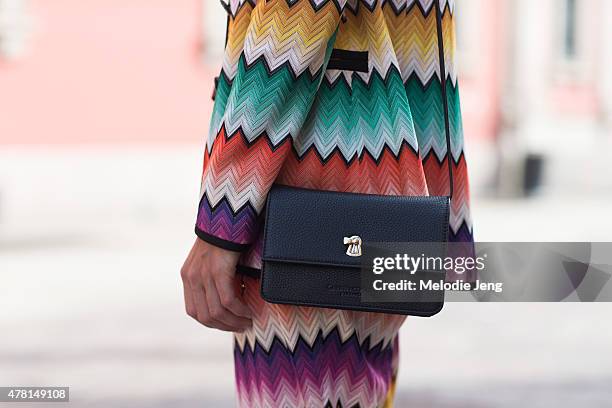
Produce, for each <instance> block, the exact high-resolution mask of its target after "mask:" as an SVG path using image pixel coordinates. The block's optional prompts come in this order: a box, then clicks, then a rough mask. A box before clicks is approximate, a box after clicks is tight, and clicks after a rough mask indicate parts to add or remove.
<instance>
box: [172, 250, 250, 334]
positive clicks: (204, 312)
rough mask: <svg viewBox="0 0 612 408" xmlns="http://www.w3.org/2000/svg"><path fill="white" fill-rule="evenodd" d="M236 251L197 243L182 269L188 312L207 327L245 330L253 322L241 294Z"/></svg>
mask: <svg viewBox="0 0 612 408" xmlns="http://www.w3.org/2000/svg"><path fill="white" fill-rule="evenodd" d="M237 260H238V257H237V254H236V253H232V252H229V251H222V250H219V249H218V248H215V249H212V248H207V247H206V245H202V243H198V242H196V245H194V247H193V248H192V250H191V252H190V253H189V255H188V257H187V260H186V261H185V264H184V265H183V267H182V268H181V279H182V281H183V296H184V299H185V311H186V312H187V314H188V315H189V316H191V317H192V318H194V319H195V320H197V321H198V322H200V323H202V324H203V325H205V326H207V327H212V328H217V329H220V330H225V331H234V332H241V331H243V330H245V329H247V328H248V327H250V326H251V325H252V322H251V311H250V309H249V308H248V307H247V306H246V304H244V303H243V302H242V301H241V300H240V298H239V296H238V293H239V290H238V287H237V281H236V276H235V269H236V263H237Z"/></svg>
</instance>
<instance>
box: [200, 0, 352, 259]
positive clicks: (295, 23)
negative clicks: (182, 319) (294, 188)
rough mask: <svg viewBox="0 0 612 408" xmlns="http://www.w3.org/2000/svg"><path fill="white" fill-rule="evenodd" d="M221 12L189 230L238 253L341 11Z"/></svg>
mask: <svg viewBox="0 0 612 408" xmlns="http://www.w3.org/2000/svg"><path fill="white" fill-rule="evenodd" d="M289 3H291V5H290V4H289ZM315 7H316V8H315ZM228 11H230V17H229V20H228V38H227V43H226V48H225V56H224V63H223V70H222V72H221V75H220V77H219V80H218V84H217V89H216V93H215V94H216V98H215V105H214V108H213V115H212V120H211V126H210V131H209V137H208V141H207V146H206V152H205V154H204V168H203V174H202V186H201V195H200V203H199V207H198V215H197V221H196V228H195V231H196V234H197V235H198V237H200V238H201V239H203V240H205V241H208V242H210V243H212V244H213V245H216V246H219V247H223V248H226V249H230V250H235V251H242V250H245V249H246V248H248V246H249V244H251V243H252V242H253V241H254V239H255V238H256V236H257V233H258V230H259V218H260V217H259V215H260V213H261V211H262V209H263V206H264V203H265V200H266V197H267V194H268V192H269V190H270V188H271V186H272V183H273V182H274V180H275V179H276V177H277V175H278V173H279V171H280V169H281V167H282V165H283V162H284V160H285V158H286V157H287V154H288V153H289V152H290V151H291V144H292V138H294V137H297V134H298V132H299V131H300V129H301V127H302V125H303V123H304V121H305V120H306V116H307V114H308V112H309V111H310V107H311V105H312V103H313V100H314V98H315V95H316V93H317V90H318V88H319V85H320V83H321V79H322V77H323V72H324V71H325V67H326V64H327V62H328V61H329V57H330V54H331V50H332V48H333V42H334V39H335V33H336V31H337V28H338V25H339V23H340V19H341V12H342V10H341V9H340V8H339V6H338V3H337V2H336V1H332V0H328V1H326V2H320V1H319V2H312V1H310V0H298V1H293V2H287V1H286V0H267V1H258V2H256V3H255V6H253V5H251V3H250V2H244V4H243V6H242V7H241V8H239V9H238V10H235V11H234V12H232V11H231V10H228Z"/></svg>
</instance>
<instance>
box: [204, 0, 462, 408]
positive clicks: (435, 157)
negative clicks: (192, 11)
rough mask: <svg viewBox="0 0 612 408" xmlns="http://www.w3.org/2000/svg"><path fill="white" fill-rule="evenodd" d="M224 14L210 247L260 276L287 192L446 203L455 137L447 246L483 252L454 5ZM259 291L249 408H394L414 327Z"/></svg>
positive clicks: (250, 290) (212, 140) (209, 181)
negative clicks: (408, 332)
mask: <svg viewBox="0 0 612 408" xmlns="http://www.w3.org/2000/svg"><path fill="white" fill-rule="evenodd" d="M222 3H223V4H224V6H225V8H226V10H227V12H228V29H227V42H226V47H225V56H224V59H223V68H222V70H221V74H220V76H219V79H218V82H217V86H216V99H215V104H214V111H213V115H212V119H211V122H210V131H209V137H208V141H207V147H206V152H205V157H204V169H203V176H202V190H201V192H202V194H201V200H200V204H199V211H198V216H197V223H196V233H197V235H198V236H199V237H200V238H201V239H203V240H206V241H208V242H210V243H212V244H214V245H217V246H221V247H224V248H227V249H231V250H238V251H242V252H243V255H242V258H241V262H240V264H241V266H242V268H245V269H248V270H249V271H253V270H256V269H257V268H259V267H260V262H261V258H260V253H261V238H262V237H261V217H260V215H261V212H262V209H263V206H264V202H265V199H266V196H267V193H268V191H269V189H270V187H271V185H272V183H273V182H277V183H282V184H288V185H293V186H300V187H307V188H313V189H323V190H340V191H350V192H361V193H376V194H394V195H427V194H432V195H443V194H447V193H448V186H449V180H448V169H447V163H446V161H445V160H444V158H445V156H446V154H447V146H446V138H445V135H446V133H445V132H446V131H448V132H450V136H451V152H450V153H451V154H452V158H453V163H454V166H455V168H454V178H455V179H454V184H455V192H454V197H453V202H452V212H451V223H450V228H449V239H450V240H451V241H469V240H471V239H472V223H471V219H470V211H469V197H468V181H467V171H466V163H465V156H464V154H463V134H462V125H461V114H460V108H459V97H458V87H457V72H456V67H455V59H454V57H455V34H454V1H453V0H387V1H378V0H225V1H222ZM441 56H442V58H441ZM441 73H443V74H444V78H442V77H441ZM447 123H448V126H447ZM257 284H258V282H257V280H256V278H248V281H247V290H246V292H245V294H244V296H245V299H246V301H247V302H248V303H249V305H250V306H251V307H252V308H253V310H254V311H255V317H254V321H253V328H252V329H250V330H249V331H248V332H246V333H243V334H237V335H236V337H235V338H236V347H235V366H236V382H237V388H238V402H239V405H240V406H244V407H277V406H278V407H323V406H331V407H340V406H341V407H353V406H359V407H362V408H364V407H382V406H390V404H391V397H392V393H393V388H394V387H393V380H394V378H395V372H396V368H397V367H396V362H397V342H396V335H397V331H398V329H399V327H400V325H401V324H402V322H403V319H402V318H401V317H396V316H382V315H376V314H371V313H357V312H347V311H338V310H326V309H314V308H300V307H290V306H280V305H271V304H267V303H265V302H263V301H262V299H261V298H260V297H259V294H258V286H257Z"/></svg>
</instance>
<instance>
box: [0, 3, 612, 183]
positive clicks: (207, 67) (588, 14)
mask: <svg viewBox="0 0 612 408" xmlns="http://www.w3.org/2000/svg"><path fill="white" fill-rule="evenodd" d="M456 3H457V30H458V37H457V38H458V52H459V61H460V74H461V88H462V107H463V113H464V125H465V133H466V139H467V140H468V143H467V146H468V153H467V154H468V155H469V156H470V157H469V160H470V162H471V173H472V185H473V189H474V191H475V192H476V193H479V192H484V191H488V192H493V193H497V194H502V195H521V194H524V193H526V192H527V193H528V192H532V191H537V189H538V186H544V189H545V190H553V191H558V190H563V189H566V188H567V186H579V187H580V188H582V189H584V190H585V191H600V190H601V189H602V188H605V189H612V186H610V183H609V181H608V180H606V178H605V177H604V175H605V171H606V166H607V162H608V161H609V160H612V153H610V152H612V149H611V147H612V131H611V129H612V119H611V118H612V78H611V77H612V76H611V75H610V74H609V73H608V72H607V71H608V68H607V67H610V66H611V64H612V42H611V41H609V39H610V38H612V24H610V22H611V21H612V1H610V0H538V1H531V0H457V2H456ZM225 24H226V14H225V11H224V10H223V8H222V7H221V5H220V4H219V2H218V1H211V0H175V1H170V0H121V1H120V0H88V1H86V2H83V1H79V0H62V1H57V2H50V1H45V0H0V88H1V89H2V93H1V94H0V115H2V120H0V144H15V143H29V144H57V143H70V144H89V143H114V144H116V143H126V142H127V143H132V142H134V143H148V142H151V141H153V142H163V143H179V142H180V143H184V142H196V143H199V142H201V141H202V140H203V137H204V134H205V132H206V129H207V124H206V122H207V120H208V115H209V112H210V99H209V95H210V90H211V87H212V78H213V76H214V75H215V73H216V71H217V69H218V66H219V63H220V58H219V57H220V55H221V52H222V47H223V43H224V36H225ZM59 96H61V98H60V99H58V97H59ZM32 118H36V120H32ZM540 189H541V187H540Z"/></svg>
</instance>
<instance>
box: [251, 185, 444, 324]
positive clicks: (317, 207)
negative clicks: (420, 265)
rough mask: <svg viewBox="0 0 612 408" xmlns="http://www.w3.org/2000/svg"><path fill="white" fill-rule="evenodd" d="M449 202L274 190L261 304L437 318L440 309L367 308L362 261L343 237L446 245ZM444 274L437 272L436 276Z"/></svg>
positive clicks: (438, 305) (434, 305)
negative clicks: (363, 297)
mask: <svg viewBox="0 0 612 408" xmlns="http://www.w3.org/2000/svg"><path fill="white" fill-rule="evenodd" d="M449 211H450V204H449V198H448V197H443V196H442V197H438V196H428V197H408V196H381V195H369V194H356V193H342V192H332V191H320V190H308V189H303V188H296V187H288V186H282V185H274V186H273V188H272V190H271V191H270V193H269V195H268V201H267V204H266V216H265V226H264V228H265V231H264V247H263V257H262V260H263V265H262V272H261V294H262V297H263V298H264V299H265V300H266V301H268V302H272V303H281V304H292V305H304V306H315V307H327V308H334V309H347V310H359V311H369V312H380V313H394V314H403V315H413V316H432V315H434V314H436V313H437V312H439V311H440V310H441V309H442V306H443V302H444V298H443V292H442V297H441V299H436V301H434V302H393V303H375V304H374V303H363V302H361V298H360V292H359V288H360V284H361V271H360V267H361V262H362V258H360V257H350V256H347V255H346V249H347V246H346V245H345V244H344V242H343V237H350V236H353V235H358V236H360V237H361V239H362V241H363V242H364V243H368V242H371V243H373V242H440V243H445V242H446V241H447V237H448V219H449ZM438 273H439V272H438Z"/></svg>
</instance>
